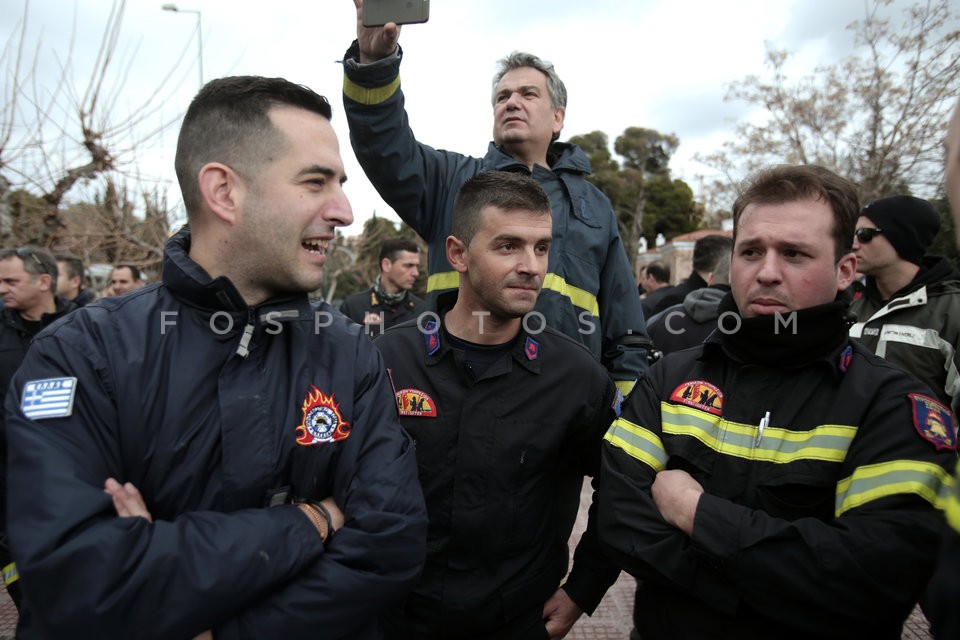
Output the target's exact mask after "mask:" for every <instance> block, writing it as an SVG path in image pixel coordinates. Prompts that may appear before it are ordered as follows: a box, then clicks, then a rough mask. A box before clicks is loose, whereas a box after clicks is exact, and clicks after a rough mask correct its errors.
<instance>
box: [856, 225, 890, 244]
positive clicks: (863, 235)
mask: <svg viewBox="0 0 960 640" xmlns="http://www.w3.org/2000/svg"><path fill="white" fill-rule="evenodd" d="M881 233H883V229H878V228H876V227H863V228H861V229H857V230H856V231H854V232H853V235H855V236H857V240H859V241H860V242H863V243H866V242H870V241H871V240H873V239H874V237H876V236H877V235H879V234H881Z"/></svg>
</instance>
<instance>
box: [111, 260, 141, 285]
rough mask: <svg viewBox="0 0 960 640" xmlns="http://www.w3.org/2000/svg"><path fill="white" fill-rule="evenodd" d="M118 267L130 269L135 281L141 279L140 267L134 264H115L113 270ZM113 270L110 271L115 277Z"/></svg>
mask: <svg viewBox="0 0 960 640" xmlns="http://www.w3.org/2000/svg"><path fill="white" fill-rule="evenodd" d="M117 269H130V275H131V276H132V277H133V279H134V281H136V280H140V279H141V278H140V268H139V267H135V266H133V265H132V264H115V265H113V271H116V270H117ZM113 271H111V272H110V277H113Z"/></svg>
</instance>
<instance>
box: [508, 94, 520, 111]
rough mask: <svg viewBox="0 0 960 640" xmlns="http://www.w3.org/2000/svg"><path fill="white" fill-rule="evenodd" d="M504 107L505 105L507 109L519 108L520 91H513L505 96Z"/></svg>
mask: <svg viewBox="0 0 960 640" xmlns="http://www.w3.org/2000/svg"><path fill="white" fill-rule="evenodd" d="M504 107H506V109H507V110H508V111H510V110H513V109H519V108H520V92H519V91H514V92H513V93H511V94H510V95H509V96H507V100H506V102H505V103H504Z"/></svg>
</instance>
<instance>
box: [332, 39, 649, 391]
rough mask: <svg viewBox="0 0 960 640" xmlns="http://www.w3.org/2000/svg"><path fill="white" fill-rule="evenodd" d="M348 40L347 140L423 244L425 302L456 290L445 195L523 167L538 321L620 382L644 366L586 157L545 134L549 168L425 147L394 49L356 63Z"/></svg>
mask: <svg viewBox="0 0 960 640" xmlns="http://www.w3.org/2000/svg"><path fill="white" fill-rule="evenodd" d="M359 52H360V49H359V46H358V45H357V43H356V42H354V43H353V45H352V46H351V47H350V49H349V50H348V51H347V53H346V55H345V56H344V73H345V74H346V77H345V78H344V85H343V86H344V88H343V92H344V93H343V103H344V109H345V110H346V114H347V121H348V122H349V124H350V142H351V144H352V145H353V150H354V153H356V155H357V160H358V161H359V162H360V166H361V167H363V171H364V173H366V174H367V177H368V178H369V179H370V182H371V183H373V186H374V187H376V189H377V192H378V193H379V194H380V196H381V197H382V198H383V199H384V200H385V201H386V202H387V204H389V205H390V206H391V207H393V209H394V211H396V212H397V214H398V215H399V216H400V217H401V218H403V220H404V222H406V223H407V224H409V225H410V226H411V227H412V228H413V229H414V230H415V231H416V232H417V233H418V234H420V236H421V237H422V238H423V239H424V240H425V241H426V242H427V244H428V245H429V248H430V252H429V257H428V263H429V271H430V277H429V279H428V280H427V292H428V294H429V295H428V301H429V302H430V303H431V304H433V303H434V302H435V301H436V296H437V295H438V294H439V293H442V292H444V291H452V290H456V289H457V287H458V285H459V282H460V280H459V275H458V274H457V272H456V271H454V270H453V268H452V267H451V266H450V263H448V262H447V254H446V249H445V246H444V243H445V242H446V238H447V236H448V235H450V215H451V211H452V209H453V200H454V197H455V196H456V194H457V190H458V189H459V188H460V186H461V185H462V184H463V183H464V182H466V181H467V180H469V179H470V178H472V177H473V176H475V175H477V174H478V173H482V172H484V171H495V170H496V171H515V172H519V173H524V174H526V175H531V176H532V177H533V178H534V179H535V180H536V181H537V182H539V183H540V186H542V187H543V189H544V191H546V193H547V195H548V196H549V198H550V206H551V209H552V211H553V244H552V245H551V247H550V261H549V265H548V273H547V276H546V278H545V279H544V282H543V292H542V293H541V294H540V297H539V298H538V300H537V310H538V311H539V312H541V313H542V314H543V315H544V316H545V317H546V319H547V323H548V324H549V325H550V326H551V327H553V328H554V329H557V330H558V331H560V332H561V333H564V334H566V335H568V336H570V337H571V338H573V339H574V340H577V341H578V342H581V343H583V344H584V345H585V346H586V347H587V348H588V349H589V350H590V352H591V353H592V354H593V356H594V358H596V359H598V360H600V362H601V363H602V364H603V366H604V367H606V369H607V371H609V372H610V375H611V376H612V377H613V379H614V381H616V382H617V383H618V385H619V386H620V387H621V390H623V391H627V390H629V387H630V386H631V385H632V383H633V381H634V380H635V379H636V377H637V375H639V374H640V373H641V372H642V371H644V370H645V369H646V368H647V346H648V345H649V341H648V339H647V337H646V333H647V332H646V325H645V324H644V321H643V312H642V311H641V308H640V294H639V293H638V292H637V285H636V282H635V281H634V277H633V268H632V267H631V263H630V262H629V261H628V260H627V254H626V251H625V250H624V248H623V242H622V241H621V239H620V233H619V231H618V230H617V221H616V218H615V216H614V214H613V208H612V206H611V205H610V201H609V200H608V199H607V197H606V196H605V195H604V194H603V193H602V192H601V191H600V190H599V189H597V188H596V187H595V186H593V185H592V184H591V183H590V182H588V181H587V179H586V177H587V175H588V174H589V173H590V172H591V168H590V161H589V160H588V158H587V155H586V154H585V153H584V152H583V150H582V149H580V147H577V146H576V145H571V144H563V143H554V144H553V145H552V146H551V149H550V154H549V160H550V168H549V169H547V168H546V167H542V166H539V165H537V166H535V167H534V169H533V172H532V173H531V171H530V170H529V169H528V168H527V167H526V166H525V165H523V164H521V163H519V162H517V161H516V160H514V159H513V158H512V157H511V156H509V155H507V154H506V153H504V152H503V151H502V150H501V149H500V148H498V147H497V146H496V145H494V144H493V143H492V142H491V143H490V145H489V148H488V150H487V154H486V155H485V156H484V157H482V158H475V157H470V156H465V155H462V154H459V153H454V152H452V151H443V150H437V149H433V148H431V147H429V146H427V145H425V144H421V143H420V142H418V141H417V140H416V138H415V137H414V135H413V131H412V130H411V129H410V126H409V124H408V121H407V114H406V112H405V111H404V96H403V92H402V91H401V90H400V76H399V73H400V58H401V56H402V52H401V51H400V50H399V49H398V55H397V56H396V57H394V58H388V59H386V60H382V61H380V62H378V63H376V64H373V65H364V66H362V67H361V66H360V65H359Z"/></svg>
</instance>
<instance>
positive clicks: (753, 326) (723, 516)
mask: <svg viewBox="0 0 960 640" xmlns="http://www.w3.org/2000/svg"><path fill="white" fill-rule="evenodd" d="M858 213H859V206H858V203H857V196H856V190H855V187H854V185H852V184H851V183H849V182H848V181H846V180H844V179H842V178H840V177H838V176H836V175H835V174H833V173H832V172H830V171H827V170H826V169H823V168H821V167H816V166H781V167H776V168H773V169H769V170H767V171H764V172H761V173H760V174H758V175H757V176H755V177H754V178H753V179H752V181H751V182H750V183H749V184H748V185H747V186H746V188H745V190H744V191H743V193H742V194H741V195H740V197H739V198H738V200H737V202H736V203H735V205H734V249H733V260H732V265H731V286H732V295H730V296H728V297H727V298H726V299H725V300H724V302H723V304H722V305H721V328H720V330H719V331H717V332H715V333H714V334H713V335H712V336H711V337H710V338H708V339H707V341H706V343H705V344H704V345H702V346H701V347H699V348H697V349H690V350H686V351H681V352H678V353H675V354H671V355H668V356H667V357H666V358H664V359H663V360H662V361H660V362H658V363H657V364H656V365H654V366H653V367H651V369H650V371H649V372H648V374H647V376H646V377H645V378H644V379H643V380H641V381H640V382H639V383H638V384H637V388H636V389H635V390H634V392H633V394H632V395H631V397H630V399H629V402H628V403H627V404H626V405H625V407H624V411H623V415H622V416H621V417H620V418H618V419H617V420H616V421H615V422H614V424H613V425H612V426H611V428H610V431H609V432H608V433H607V435H606V436H605V442H604V444H603V447H602V471H601V489H600V492H599V496H600V503H599V509H598V512H599V524H600V527H599V531H600V537H601V542H602V543H604V544H605V550H607V551H608V552H609V553H610V554H611V556H612V557H614V558H616V559H617V561H618V562H619V563H620V565H621V566H622V567H623V568H625V569H626V570H627V571H629V572H630V573H632V574H634V575H636V576H637V577H638V578H640V579H642V581H643V585H642V591H643V593H642V597H641V598H640V599H639V602H640V603H641V604H642V605H643V607H644V610H643V611H642V612H639V615H638V616H637V619H638V622H639V623H640V626H639V627H638V631H639V634H640V636H641V637H642V638H643V639H644V640H657V639H659V638H737V639H741V638H814V637H815V638H852V637H856V638H872V639H875V638H890V639H893V638H900V636H901V633H902V632H901V629H902V625H903V621H904V620H905V619H906V617H907V615H908V614H909V613H910V611H911V609H912V607H913V606H914V604H915V603H916V601H917V597H918V595H919V593H920V591H921V590H922V588H923V587H924V585H925V584H926V582H927V580H928V579H929V577H930V574H931V572H932V569H933V563H934V559H935V556H936V552H937V545H938V540H939V536H940V535H941V534H942V531H943V528H944V526H943V513H942V512H941V511H940V509H939V506H940V505H941V504H942V502H943V499H944V497H945V495H946V489H947V487H949V476H950V473H951V472H952V470H953V467H954V463H955V460H956V435H955V428H956V427H955V418H954V416H953V415H952V413H951V412H950V409H949V408H947V407H945V406H944V405H942V404H941V403H939V402H938V401H936V400H935V399H934V398H933V396H932V393H931V391H930V390H929V388H927V387H926V386H925V385H923V384H922V383H920V382H919V381H917V380H916V379H915V378H913V377H912V376H910V375H908V374H906V373H905V372H903V371H902V370H900V369H897V368H895V367H893V366H892V365H890V364H888V363H886V362H885V361H883V360H881V359H879V358H876V357H874V356H873V355H872V354H870V353H869V352H868V351H866V350H864V349H862V348H860V347H859V346H858V345H855V344H853V343H851V342H850V340H849V338H848V336H847V328H848V324H849V320H848V319H847V308H846V304H845V303H844V302H843V301H841V300H840V299H838V293H839V292H840V291H842V290H843V289H845V288H846V287H847V286H848V285H849V284H850V282H851V281H852V280H853V278H854V275H855V272H856V258H855V257H854V255H853V254H852V253H851V248H850V243H851V238H852V233H853V229H854V225H855V223H856V220H857V216H858ZM831 238H832V240H833V241H832V242H831Z"/></svg>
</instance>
